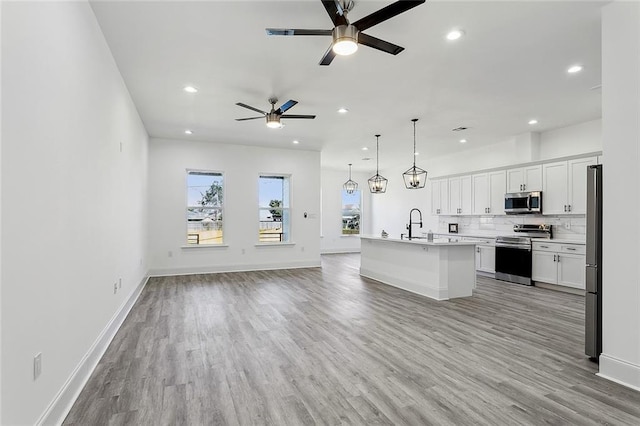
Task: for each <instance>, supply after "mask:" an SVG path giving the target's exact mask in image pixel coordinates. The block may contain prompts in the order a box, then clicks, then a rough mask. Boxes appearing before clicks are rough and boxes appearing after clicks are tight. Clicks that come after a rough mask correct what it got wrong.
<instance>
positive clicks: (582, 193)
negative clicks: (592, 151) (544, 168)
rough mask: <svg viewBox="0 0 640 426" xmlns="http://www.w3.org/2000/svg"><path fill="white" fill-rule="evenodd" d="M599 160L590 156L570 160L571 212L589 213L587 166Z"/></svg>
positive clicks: (569, 188)
mask: <svg viewBox="0 0 640 426" xmlns="http://www.w3.org/2000/svg"><path fill="white" fill-rule="evenodd" d="M597 161H598V159H597V158H596V157H589V158H579V159H577V160H570V161H569V162H568V163H569V167H568V172H569V183H568V190H567V192H568V195H569V199H568V200H567V204H568V210H569V213H572V214H586V213H587V167H588V166H590V165H592V164H597ZM543 211H544V210H543Z"/></svg>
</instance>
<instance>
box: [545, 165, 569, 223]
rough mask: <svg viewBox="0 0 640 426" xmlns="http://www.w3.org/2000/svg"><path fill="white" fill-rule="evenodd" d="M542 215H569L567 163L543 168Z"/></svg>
mask: <svg viewBox="0 0 640 426" xmlns="http://www.w3.org/2000/svg"><path fill="white" fill-rule="evenodd" d="M542 178H543V188H542V213H543V214H565V213H567V162H566V161H559V162H557V163H549V164H545V165H543V166H542Z"/></svg>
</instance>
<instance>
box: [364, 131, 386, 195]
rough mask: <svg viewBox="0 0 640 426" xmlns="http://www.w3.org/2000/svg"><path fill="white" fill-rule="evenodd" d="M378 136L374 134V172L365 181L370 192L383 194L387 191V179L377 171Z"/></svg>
mask: <svg viewBox="0 0 640 426" xmlns="http://www.w3.org/2000/svg"><path fill="white" fill-rule="evenodd" d="M379 138H380V135H376V174H375V175H373V176H371V177H370V178H369V180H368V181H367V182H369V191H371V193H372V194H384V193H385V192H386V191H387V179H386V178H384V177H382V176H380V173H379V170H378V169H379V167H378V166H379V164H378V163H379V155H378V151H379V147H380V145H379Z"/></svg>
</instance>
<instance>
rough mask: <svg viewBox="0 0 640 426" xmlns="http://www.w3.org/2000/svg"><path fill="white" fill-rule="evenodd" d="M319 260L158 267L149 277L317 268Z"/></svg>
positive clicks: (150, 272) (319, 263) (319, 264)
mask: <svg viewBox="0 0 640 426" xmlns="http://www.w3.org/2000/svg"><path fill="white" fill-rule="evenodd" d="M320 266H321V262H320V260H317V261H315V260H314V261H297V262H286V263H267V264H245V265H223V266H202V267H183V268H158V269H152V270H150V271H149V276H150V277H171V276H180V275H195V274H218V273H223V272H252V271H273V270H280V269H301V268H319V267H320Z"/></svg>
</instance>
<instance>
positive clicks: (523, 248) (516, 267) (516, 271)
mask: <svg viewBox="0 0 640 426" xmlns="http://www.w3.org/2000/svg"><path fill="white" fill-rule="evenodd" d="M513 232H516V233H518V234H520V235H515V236H514V235H509V236H500V237H497V238H496V265H495V266H496V279H497V280H502V281H510V282H513V283H518V284H524V285H532V281H531V238H532V237H537V238H551V225H514V226H513Z"/></svg>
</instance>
